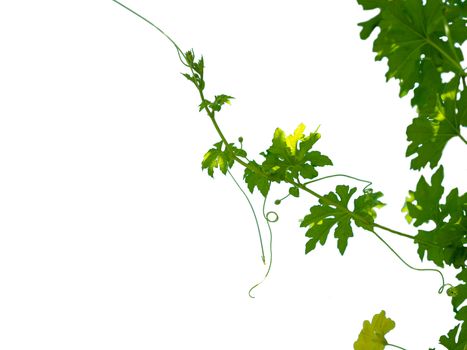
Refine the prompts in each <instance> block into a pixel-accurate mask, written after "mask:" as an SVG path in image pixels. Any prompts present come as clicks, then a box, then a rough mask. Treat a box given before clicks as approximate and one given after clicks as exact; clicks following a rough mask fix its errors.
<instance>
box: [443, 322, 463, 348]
mask: <svg viewBox="0 0 467 350" xmlns="http://www.w3.org/2000/svg"><path fill="white" fill-rule="evenodd" d="M459 326H460V324H458V325H457V326H455V327H454V328H453V329H451V330H450V331H449V332H448V334H447V335H443V336H441V338H439V343H440V344H441V345H444V346H445V347H446V348H447V349H449V350H464V349H465V348H464V345H465V342H463V343H458V342H457V341H456V335H457V332H458V330H459Z"/></svg>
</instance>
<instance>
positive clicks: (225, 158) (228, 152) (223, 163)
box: [201, 141, 247, 177]
mask: <svg viewBox="0 0 467 350" xmlns="http://www.w3.org/2000/svg"><path fill="white" fill-rule="evenodd" d="M223 146H224V143H223V142H222V141H220V142H218V143H216V144H214V147H213V148H211V149H210V150H209V151H207V152H206V154H205V155H204V157H203V161H202V163H201V168H202V169H203V170H204V169H207V171H208V174H209V176H211V177H214V169H215V168H218V169H219V170H220V171H221V172H222V173H223V174H224V175H225V174H226V173H227V170H229V169H230V168H231V167H232V166H233V165H234V163H235V157H246V156H247V154H246V152H245V151H244V150H243V149H239V148H237V147H235V145H234V144H233V143H231V144H229V147H228V148H226V147H223Z"/></svg>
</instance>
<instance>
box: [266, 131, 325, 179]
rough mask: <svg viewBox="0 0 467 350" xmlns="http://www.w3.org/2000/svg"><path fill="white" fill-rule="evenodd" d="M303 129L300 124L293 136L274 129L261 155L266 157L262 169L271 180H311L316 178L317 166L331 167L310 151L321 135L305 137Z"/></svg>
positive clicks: (318, 155)
mask: <svg viewBox="0 0 467 350" xmlns="http://www.w3.org/2000/svg"><path fill="white" fill-rule="evenodd" d="M304 130H305V125H303V124H300V125H299V126H298V127H297V128H296V129H295V131H294V133H293V134H291V135H286V134H285V132H284V131H283V130H282V129H280V128H277V129H276V130H275V132H274V137H273V139H272V145H271V146H270V147H269V148H268V149H267V150H266V152H263V153H261V155H262V156H263V157H264V158H265V160H264V161H263V163H262V164H261V166H262V169H263V171H264V172H265V173H266V174H268V175H269V176H270V178H271V179H272V180H273V181H276V182H281V181H284V180H298V179H299V178H300V176H301V177H303V178H305V179H313V178H315V177H317V176H318V171H317V170H316V168H317V167H322V166H326V165H332V161H331V160H330V159H329V158H328V157H327V156H325V155H323V154H321V153H320V152H318V151H312V150H311V149H312V147H313V145H314V144H315V143H316V142H317V141H318V140H319V138H320V137H321V136H320V134H318V133H317V132H313V133H310V134H309V135H307V136H306V135H305V134H304V133H303V132H304Z"/></svg>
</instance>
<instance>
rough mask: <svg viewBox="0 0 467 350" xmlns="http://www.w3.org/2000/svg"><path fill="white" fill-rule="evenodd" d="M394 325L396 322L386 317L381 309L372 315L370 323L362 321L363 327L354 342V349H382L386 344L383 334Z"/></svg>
mask: <svg viewBox="0 0 467 350" xmlns="http://www.w3.org/2000/svg"><path fill="white" fill-rule="evenodd" d="M395 327H396V323H395V322H394V321H393V320H391V319H390V318H387V317H386V312H385V311H384V310H383V311H381V312H380V313H379V314H376V315H374V316H373V319H372V320H371V323H370V322H369V321H366V320H365V321H364V322H363V329H362V330H361V332H360V334H359V335H358V339H357V341H356V342H355V343H354V346H353V347H354V350H383V349H384V347H385V346H386V345H387V344H388V342H387V340H386V338H385V335H386V334H387V333H388V332H390V331H391V330H393V329H394V328H395Z"/></svg>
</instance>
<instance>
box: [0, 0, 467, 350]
mask: <svg viewBox="0 0 467 350" xmlns="http://www.w3.org/2000/svg"><path fill="white" fill-rule="evenodd" d="M127 5H129V6H130V7H132V8H134V9H135V10H137V11H139V12H140V13H142V14H144V15H145V16H147V17H148V18H149V19H151V20H153V21H154V22H155V23H157V24H158V25H160V27H162V28H164V30H166V32H167V33H169V34H170V35H172V37H173V38H174V39H176V40H177V41H178V43H179V45H180V46H181V47H182V48H183V49H190V48H194V49H195V51H196V52H197V53H200V54H203V55H204V56H205V60H206V81H207V88H206V91H207V95H208V96H212V95H214V94H221V93H225V94H230V95H233V96H234V97H236V99H235V100H234V101H233V104H232V106H229V107H227V108H225V110H223V111H222V113H221V114H220V115H219V123H220V125H221V127H222V128H223V130H224V132H225V134H226V135H227V137H228V138H229V139H230V140H232V141H234V140H236V139H237V137H238V136H243V137H244V139H245V143H244V144H245V147H246V149H247V150H248V151H249V154H250V156H252V157H254V155H255V154H258V153H259V152H260V151H262V150H264V149H266V148H267V147H268V146H269V144H270V140H271V138H272V134H273V132H274V129H275V128H276V127H281V128H283V129H284V130H286V131H287V132H292V131H293V129H294V128H295V127H296V126H297V125H298V124H299V123H300V122H304V123H305V124H306V125H307V127H308V131H313V130H314V129H315V128H316V127H317V126H318V125H321V127H320V132H321V133H322V139H321V140H320V141H319V142H318V144H317V145H316V147H317V149H318V150H320V151H321V152H323V153H325V154H327V155H329V156H330V157H331V159H333V161H334V164H335V167H332V168H331V167H328V168H324V169H323V170H322V172H321V175H329V174H333V173H337V172H345V173H347V174H350V175H353V176H357V177H362V178H366V179H370V180H372V181H373V182H374V188H375V190H381V191H383V192H384V193H385V197H384V198H383V200H384V202H385V203H388V205H387V206H386V207H385V208H383V209H382V210H380V212H379V218H378V222H380V223H382V224H385V225H388V226H391V227H393V228H396V229H399V230H401V231H404V232H407V233H410V234H415V233H416V231H415V229H414V228H412V227H411V226H409V225H407V224H406V222H405V220H404V217H403V215H402V213H401V212H400V209H401V207H402V204H403V200H404V198H405V195H406V193H407V190H408V189H409V188H414V187H415V184H416V181H417V180H418V177H419V174H418V173H417V172H411V171H409V160H408V159H405V158H404V153H405V149H406V145H407V143H406V140H405V128H406V126H407V125H408V124H409V123H410V120H411V118H412V117H414V116H415V114H414V111H413V110H412V109H411V108H410V101H409V98H408V97H406V98H404V99H402V100H401V99H399V97H398V86H397V84H396V82H394V81H391V82H389V83H386V82H385V78H384V73H385V71H386V65H385V64H384V63H374V62H373V57H374V54H373V53H372V52H371V42H363V41H361V40H360V39H359V36H358V33H359V28H358V27H357V23H358V22H360V21H363V20H365V19H367V18H369V17H370V15H371V14H370V13H364V12H363V10H362V9H361V8H360V7H359V6H358V5H357V3H356V1H343V0H339V1H320V2H310V1H298V0H290V1H287V2H284V1H281V2H279V1H244V0H239V1H236V2H231V1H229V2H227V1H213V0H198V1H187V0H171V1H164V2H162V1H148V0H146V1H143V0H140V1H137V0H131V1H130V0H128V2H127ZM0 45H1V55H0V349H2V350H16V349H28V350H30V349H48V350H52V349H60V350H62V349H99V350H104V349H112V350H115V349H139V350H143V349H164V350H171V349H203V350H210V349H223V350H224V349H225V350H230V349H247V350H248V349H294V350H301V349H303V350H304V349H320V350H321V349H324V350H327V349H330V350H332V349H352V344H353V342H354V341H355V340H356V339H357V337H358V334H359V332H360V329H361V325H362V322H363V320H365V319H371V317H372V316H373V314H375V313H378V312H380V311H381V310H383V309H384V310H386V312H387V315H388V316H389V317H391V318H392V319H394V320H395V321H396V324H397V326H396V329H395V330H393V331H392V332H390V333H389V334H388V336H387V339H388V341H389V342H391V343H394V344H398V345H400V346H403V347H405V348H407V349H411V350H412V349H413V350H415V349H427V348H428V347H429V346H435V344H437V341H438V338H439V336H440V335H441V334H444V333H446V332H447V330H449V329H450V328H451V327H452V326H454V324H455V323H454V320H453V317H452V316H453V313H452V308H451V305H450V300H449V298H448V297H447V296H446V295H441V296H439V295H438V294H437V290H438V288H439V286H440V283H441V282H440V278H439V276H438V275H437V274H436V273H431V272H415V271H412V270H409V269H408V268H406V267H405V266H404V265H403V264H402V263H400V262H399V261H398V260H397V258H396V257H395V256H394V255H392V254H391V253H390V252H389V251H388V249H387V248H386V247H384V246H383V245H382V244H381V243H380V242H379V241H378V240H377V239H376V238H375V237H374V236H372V235H371V234H369V233H367V232H365V231H362V230H360V229H358V230H355V237H354V238H352V239H350V241H349V246H348V248H347V251H346V254H345V255H344V256H343V257H341V256H340V255H339V253H338V251H337V248H336V241H335V239H334V238H333V237H332V236H330V237H329V239H328V242H327V245H326V246H325V247H322V246H319V247H318V248H317V249H316V250H315V251H313V252H312V253H310V254H308V255H305V254H304V247H305V242H306V239H305V237H304V233H305V230H304V229H302V228H300V227H299V224H298V220H299V219H300V218H302V217H303V216H304V215H305V214H307V212H308V208H309V207H310V206H311V205H313V204H315V203H316V202H315V200H314V199H313V198H311V197H309V196H306V195H303V196H302V197H301V198H300V199H298V200H296V199H289V200H287V201H285V202H284V203H283V204H282V205H281V206H280V207H274V205H273V204H272V203H270V204H269V207H270V209H275V210H277V211H278V213H279V215H280V220H279V222H278V223H277V224H274V225H273V229H274V264H273V268H272V272H271V274H270V276H269V279H268V280H267V281H266V282H265V283H263V284H262V285H261V286H260V287H258V288H257V289H256V291H255V296H256V299H251V298H249V297H248V294H247V291H248V289H249V288H250V287H251V286H252V285H253V284H254V283H256V282H258V281H260V280H261V279H262V276H263V274H264V272H265V269H264V266H263V265H262V263H261V259H260V251H259V244H258V237H257V232H256V229H255V224H254V221H253V218H252V216H251V212H250V211H249V208H248V205H247V203H246V202H245V199H244V197H243V196H242V194H241V193H240V192H239V191H238V190H237V189H236V187H235V185H234V184H233V182H232V181H231V180H230V179H229V178H227V177H223V176H216V177H215V179H214V180H213V179H211V178H209V177H208V176H207V173H206V172H201V166H200V163H201V159H202V156H203V154H204V153H205V152H206V151H207V150H208V149H209V147H210V145H212V144H213V143H215V142H217V141H218V140H219V138H218V136H216V134H215V131H214V129H213V128H212V126H211V125H210V121H209V120H208V118H207V117H206V116H205V115H204V114H202V113H198V111H197V105H198V103H199V100H198V96H197V92H196V90H195V89H194V87H193V86H191V84H190V83H189V82H188V81H186V80H185V79H184V78H183V77H182V76H181V75H180V72H181V71H183V68H184V67H183V66H182V65H181V64H180V62H179V61H178V59H177V55H176V52H175V50H174V49H173V47H172V46H171V44H170V43H169V42H168V41H167V40H166V39H165V38H164V37H162V36H161V35H160V34H159V33H158V32H157V31H155V30H154V29H153V28H152V27H150V26H149V25H148V24H147V23H145V22H143V21H141V20H140V19H138V18H137V17H135V16H134V15H132V14H131V13H129V12H127V11H126V10H124V9H123V8H121V7H120V6H118V5H116V4H114V3H113V2H111V1H105V2H104V1H73V2H70V1H50V0H42V1H19V0H18V1H9V2H7V1H2V3H1V4H0ZM461 147H462V146H461V143H460V142H459V141H458V140H453V141H451V142H450V143H449V144H448V147H447V148H446V152H445V156H444V158H443V159H444V163H445V173H446V180H445V185H446V188H447V189H450V188H452V187H453V186H456V185H457V186H460V190H463V191H465V187H466V186H465V185H466V183H465V178H464V176H463V175H462V174H465V172H466V168H465V164H464V165H462V164H460V163H461V162H458V163H457V164H456V160H459V159H460V157H461V155H462V154H463V153H462V152H463V150H462V149H461ZM257 159H258V160H259V159H261V158H259V157H257ZM464 163H465V162H464ZM234 170H235V171H234V173H235V174H236V175H237V177H238V178H239V179H240V178H241V175H242V169H239V168H238V167H237V168H235V169H234ZM340 182H341V183H348V184H350V185H358V186H360V187H359V188H361V185H360V184H358V183H355V182H353V181H351V180H345V179H343V180H342V181H340ZM336 184H337V182H333V181H328V182H324V181H323V182H322V183H320V184H319V186H316V187H314V189H315V190H316V191H318V192H319V193H323V194H324V193H326V192H327V191H329V190H331V189H333V187H334V186H335V185H336ZM286 192H287V188H286V187H284V188H275V189H274V195H273V197H274V198H273V199H275V198H278V197H280V196H282V195H283V194H284V193H286ZM253 200H254V203H255V205H256V207H257V209H258V210H259V211H260V209H261V204H262V201H261V198H260V197H259V196H256V195H255V196H254V197H253ZM263 228H264V227H263ZM264 232H265V233H266V231H264ZM382 235H383V236H384V237H385V238H386V239H387V240H388V241H389V242H390V243H391V244H392V245H393V246H394V247H395V248H396V249H398V251H399V252H400V253H401V254H402V255H403V256H404V257H405V258H406V259H407V260H408V261H409V262H411V263H412V264H414V265H416V266H418V267H420V266H426V267H432V266H433V265H432V264H430V263H425V264H423V263H420V261H419V259H418V256H417V254H416V246H415V245H414V244H412V243H411V242H410V241H409V240H407V239H404V238H398V237H393V236H392V235H391V234H388V233H382ZM446 276H447V279H448V281H450V282H454V281H455V280H454V279H453V276H454V273H453V271H447V273H446Z"/></svg>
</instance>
